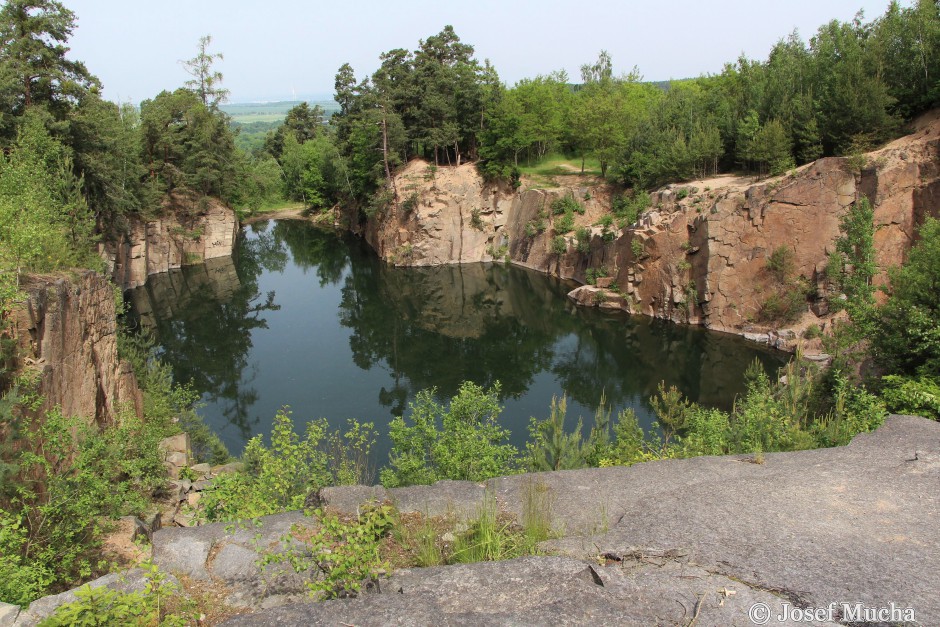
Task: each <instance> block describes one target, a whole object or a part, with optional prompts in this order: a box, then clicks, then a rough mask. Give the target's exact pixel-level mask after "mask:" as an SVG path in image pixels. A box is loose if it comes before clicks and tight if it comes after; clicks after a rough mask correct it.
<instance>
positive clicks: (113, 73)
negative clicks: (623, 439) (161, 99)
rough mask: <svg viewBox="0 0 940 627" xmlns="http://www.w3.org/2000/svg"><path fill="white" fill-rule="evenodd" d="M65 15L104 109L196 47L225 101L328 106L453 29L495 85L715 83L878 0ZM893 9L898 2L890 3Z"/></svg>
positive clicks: (218, 4) (161, 81)
mask: <svg viewBox="0 0 940 627" xmlns="http://www.w3.org/2000/svg"><path fill="white" fill-rule="evenodd" d="M63 3H64V4H65V5H66V6H67V7H68V8H70V9H71V10H72V11H74V12H75V13H76V15H77V17H78V28H77V29H76V30H75V33H74V34H73V36H72V39H71V42H70V46H71V48H72V52H71V53H70V56H71V58H74V59H78V60H81V61H84V62H85V63H86V64H87V66H88V69H89V70H90V71H91V72H92V73H93V74H95V75H96V76H98V77H99V78H100V79H101V80H102V82H103V83H104V95H105V97H106V98H108V99H110V100H120V101H131V102H135V103H136V102H139V101H140V100H143V99H146V98H152V97H153V96H155V95H156V94H158V93H159V92H160V91H161V90H163V89H175V88H176V87H179V86H181V85H182V84H183V83H184V82H185V81H186V79H187V78H188V75H187V74H186V73H185V72H184V70H183V68H182V66H181V65H180V63H179V61H180V60H182V59H189V58H191V57H193V56H194V55H195V51H196V44H197V42H198V40H199V38H200V37H201V36H203V35H211V36H212V38H213V43H212V47H211V49H210V50H211V51H214V52H222V53H223V54H224V55H225V59H224V60H223V61H221V62H220V63H219V64H218V69H219V70H220V71H221V72H222V73H223V74H224V86H225V87H227V88H228V89H229V90H230V91H231V98H230V101H231V102H249V101H259V100H289V99H293V96H294V95H296V96H297V97H298V98H312V97H319V96H327V97H328V96H330V95H331V94H332V92H333V78H334V76H335V74H336V70H337V69H338V68H339V66H340V65H342V64H343V63H345V62H349V63H350V64H351V65H352V66H353V68H354V69H355V71H356V76H357V77H359V78H362V77H363V76H364V75H365V74H367V73H368V74H371V73H372V72H373V71H374V70H375V68H376V67H378V65H379V60H378V57H379V54H380V53H382V52H384V51H387V50H391V49H393V48H406V49H408V50H414V49H415V48H417V47H418V40H419V39H427V38H428V37H429V36H431V35H434V34H437V33H438V32H440V31H441V29H442V28H443V27H444V26H445V25H446V24H451V25H453V26H454V29H455V31H456V32H457V35H458V36H459V37H460V39H461V41H463V42H464V43H469V44H471V45H473V46H474V47H475V49H476V57H477V58H478V59H479V60H480V61H481V62H482V60H483V59H490V61H492V63H493V64H494V65H495V66H496V69H497V71H498V72H499V75H500V78H501V79H502V80H503V81H504V82H505V83H507V84H508V85H512V84H513V83H515V82H516V81H517V80H519V79H521V78H526V77H534V76H536V75H538V74H547V73H548V72H551V71H553V70H559V69H564V70H566V71H567V72H568V74H569V76H570V77H571V78H572V80H577V79H578V77H579V76H580V69H579V68H580V67H581V65H582V64H583V63H587V62H590V61H593V60H595V59H596V58H597V53H598V52H599V51H600V50H601V49H606V50H608V51H609V52H610V53H611V56H612V57H613V62H614V71H615V72H616V73H618V74H620V73H625V72H627V71H629V70H630V69H631V68H632V67H633V66H634V65H636V66H638V67H639V69H640V73H641V74H642V75H643V77H644V78H645V79H646V80H668V79H670V78H686V77H692V76H699V75H702V74H710V73H718V72H720V71H721V68H722V66H723V64H724V63H725V62H727V61H733V60H734V59H736V58H737V57H738V55H739V54H741V53H742V52H743V53H744V54H746V55H747V56H748V57H750V58H759V59H765V58H766V56H767V53H768V52H769V50H770V48H771V47H772V46H773V44H774V43H775V42H776V41H777V40H779V39H781V38H783V37H785V36H786V35H788V34H789V33H790V32H791V31H792V30H793V29H794V28H796V29H798V30H799V32H800V35H801V36H802V37H803V39H804V40H808V39H809V37H810V36H811V35H813V33H815V32H816V30H817V28H818V27H819V26H820V25H822V24H824V23H826V22H828V21H829V20H831V19H839V20H843V21H846V20H850V19H851V18H852V17H853V16H854V15H855V13H856V12H857V11H858V10H859V9H863V10H864V12H865V18H866V21H868V20H871V19H873V18H875V17H877V16H879V15H880V14H882V13H884V10H885V8H886V7H887V6H888V0H878V1H872V0H788V1H783V2H781V1H778V0H712V1H710V2H705V1H703V0H658V1H657V0H644V1H643V2H635V1H633V2H631V1H629V0H621V1H619V2H618V1H616V0H593V1H587V2H585V1H583V0H567V1H564V2H560V1H556V0H522V1H513V0H498V1H497V0H437V1H436V2H428V1H425V0H399V1H398V2H394V1H390V0H366V1H356V0H345V1H344V0H330V1H328V2H323V1H321V2H316V1H306V2H304V1H301V0H268V1H267V2H249V1H247V0H158V1H154V0H148V1H147V2H141V1H140V0H122V1H120V2H118V1H117V0H63ZM902 4H903V5H905V6H906V5H908V4H909V2H907V1H902Z"/></svg>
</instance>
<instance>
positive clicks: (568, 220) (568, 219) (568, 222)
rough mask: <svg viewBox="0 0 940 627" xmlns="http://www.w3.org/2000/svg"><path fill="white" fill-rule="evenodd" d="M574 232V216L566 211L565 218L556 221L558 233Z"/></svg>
mask: <svg viewBox="0 0 940 627" xmlns="http://www.w3.org/2000/svg"><path fill="white" fill-rule="evenodd" d="M572 230H574V214H573V213H571V212H570V211H566V212H565V214H564V215H563V216H561V217H560V218H558V219H556V220H555V232H556V233H569V232H571V231H572Z"/></svg>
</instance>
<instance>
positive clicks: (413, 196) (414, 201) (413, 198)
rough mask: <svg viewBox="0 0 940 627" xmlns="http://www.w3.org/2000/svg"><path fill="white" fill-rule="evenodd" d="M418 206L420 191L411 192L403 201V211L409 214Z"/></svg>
mask: <svg viewBox="0 0 940 627" xmlns="http://www.w3.org/2000/svg"><path fill="white" fill-rule="evenodd" d="M417 207H418V192H411V193H410V194H409V195H408V198H406V199H404V200H403V201H402V203H401V210H402V213H404V214H405V215H408V214H409V213H411V212H412V211H414V210H415V209H416V208H417Z"/></svg>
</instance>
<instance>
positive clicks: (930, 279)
mask: <svg viewBox="0 0 940 627" xmlns="http://www.w3.org/2000/svg"><path fill="white" fill-rule="evenodd" d="M919 235H920V240H919V241H918V242H917V243H916V244H915V245H914V247H913V248H912V249H911V251H910V254H909V256H908V261H907V263H906V264H905V265H904V266H902V267H901V268H895V269H892V270H891V271H890V272H889V276H890V279H891V281H890V287H889V288H888V290H887V292H888V299H887V302H885V303H884V305H883V306H881V307H879V308H878V309H877V311H876V312H875V313H874V314H873V319H874V320H873V323H872V325H871V327H872V330H871V332H870V333H869V335H868V337H869V339H870V341H871V345H872V352H873V353H874V356H875V359H876V360H877V361H878V363H879V365H881V366H882V367H883V368H885V369H886V370H887V371H888V373H889V374H902V375H906V376H911V377H919V376H926V377H929V378H932V379H934V380H936V379H940V301H938V298H937V294H940V221H938V220H936V219H932V218H929V219H927V221H926V222H925V223H924V225H923V226H922V227H921V228H920V230H919Z"/></svg>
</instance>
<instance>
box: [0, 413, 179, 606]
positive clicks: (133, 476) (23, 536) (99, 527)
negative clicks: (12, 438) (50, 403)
mask: <svg viewBox="0 0 940 627" xmlns="http://www.w3.org/2000/svg"><path fill="white" fill-rule="evenodd" d="M0 428H2V425H0ZM161 437H162V433H160V432H158V431H154V430H153V429H151V428H150V425H148V424H147V423H145V422H141V421H140V420H139V419H138V418H137V417H136V416H135V415H134V414H133V413H129V412H124V413H122V414H121V415H120V416H119V418H118V420H117V424H116V425H114V426H111V427H107V428H105V429H98V428H97V427H96V426H94V425H89V424H87V423H86V422H85V421H84V420H82V419H79V418H72V417H65V416H62V414H61V412H59V411H58V410H54V411H50V412H48V413H47V414H46V415H45V417H44V418H43V419H41V420H36V421H34V426H33V428H32V429H30V430H29V431H28V433H27V434H26V435H25V436H24V438H23V440H22V441H21V443H20V444H21V446H20V447H19V450H18V451H17V452H16V454H15V456H13V457H12V459H8V460H6V463H7V464H10V465H11V466H13V467H15V469H14V471H13V472H9V473H7V477H6V481H5V482H4V485H3V487H2V489H0V600H2V601H4V602H7V603H15V604H21V605H22V604H27V603H29V602H30V601H32V600H33V599H35V598H37V597H39V596H42V595H43V594H46V593H48V592H54V591H57V590H61V589H64V588H66V587H69V586H72V585H75V584H76V583H78V582H80V581H82V580H85V579H88V578H89V577H92V576H94V575H96V574H100V573H102V571H103V570H104V569H106V568H107V564H105V563H103V562H102V561H101V559H100V556H99V549H100V546H101V542H102V538H103V537H104V534H105V532H106V530H107V519H108V518H115V517H118V516H123V515H126V514H142V513H143V511H144V510H145V509H147V507H148V504H149V499H150V496H151V494H152V493H153V492H154V491H155V490H156V489H157V488H159V487H161V486H162V485H163V483H164V482H165V479H166V471H165V469H164V467H163V463H162V459H163V458H162V456H161V454H160V452H159V450H158V446H157V445H158V443H159V441H160V438H161Z"/></svg>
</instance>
